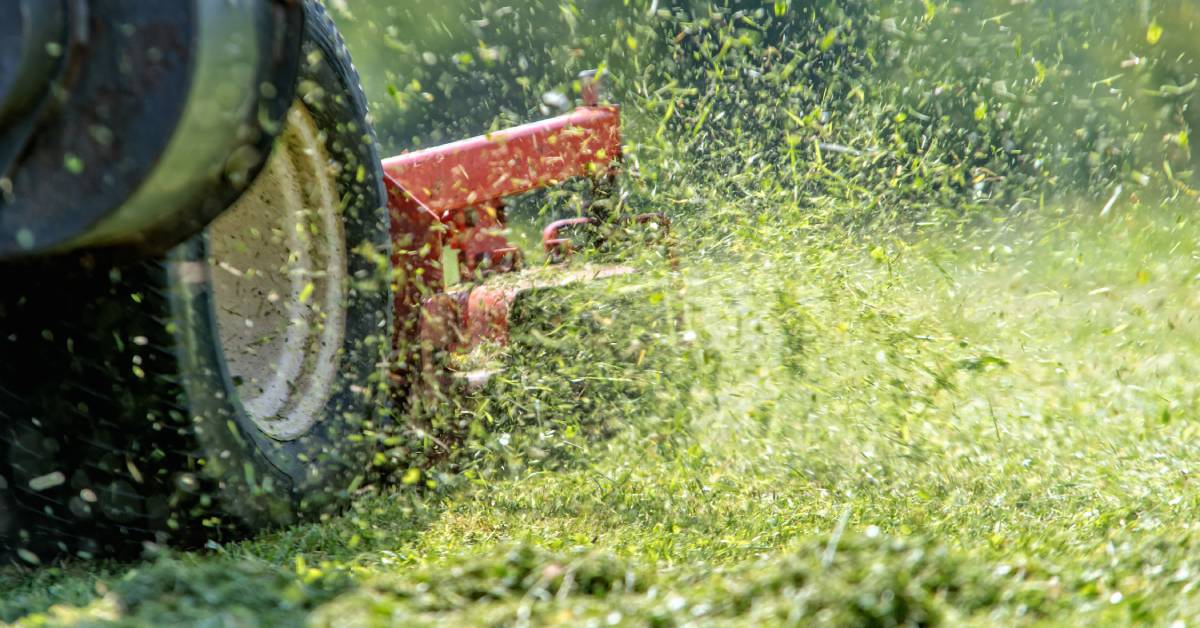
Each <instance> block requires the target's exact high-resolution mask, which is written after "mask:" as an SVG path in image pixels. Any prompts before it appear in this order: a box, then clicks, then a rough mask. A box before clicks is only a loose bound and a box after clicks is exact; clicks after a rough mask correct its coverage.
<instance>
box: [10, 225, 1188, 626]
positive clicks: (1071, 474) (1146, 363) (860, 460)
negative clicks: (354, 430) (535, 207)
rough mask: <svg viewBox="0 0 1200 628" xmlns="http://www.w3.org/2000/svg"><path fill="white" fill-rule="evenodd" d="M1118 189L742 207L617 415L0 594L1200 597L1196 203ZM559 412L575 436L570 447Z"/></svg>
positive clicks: (363, 605)
mask: <svg viewBox="0 0 1200 628" xmlns="http://www.w3.org/2000/svg"><path fill="white" fill-rule="evenodd" d="M1097 213H1098V210H1096V209H1093V208H1076V207H1072V208H1070V209H1069V210H1067V211H1055V210H1051V209H1044V210H1037V211H1034V212H1032V213H1031V214H1030V215H1028V216H1026V217H1024V218H1020V219H1009V220H1006V221H1002V222H998V223H995V224H988V225H983V226H975V227H970V228H956V229H948V228H947V227H945V226H936V225H935V226H929V227H927V228H926V229H925V231H918V232H915V233H910V234H907V235H906V236H905V237H904V238H898V237H897V238H888V237H884V236H873V237H870V238H861V237H860V238H849V237H837V236H834V235H832V234H831V232H832V230H831V229H828V228H822V229H816V230H811V231H805V230H801V229H797V230H793V231H788V227H787V225H788V220H787V219H785V218H783V217H780V218H779V219H778V220H759V221H757V222H755V221H747V224H746V225H743V226H742V227H740V228H739V230H738V232H737V233H736V234H735V235H733V236H730V237H729V238H727V239H724V240H721V241H720V242H713V243H711V244H708V245H696V246H694V247H691V248H689V249H688V250H687V253H688V255H687V256H686V259H685V263H684V264H683V266H682V269H681V271H680V277H678V278H675V279H673V280H671V281H669V282H668V283H669V285H671V286H672V289H671V290H669V291H667V292H666V293H665V294H664V293H662V292H656V293H652V294H651V296H650V297H649V298H650V299H652V300H654V301H656V302H657V301H662V300H666V301H669V302H671V303H673V304H674V305H678V306H681V307H682V308H683V309H684V311H685V314H684V324H683V328H682V331H681V333H679V334H676V335H671V334H665V335H663V336H662V337H660V338H658V339H657V340H655V342H658V343H660V344H662V345H663V346H664V347H666V348H668V349H669V351H667V350H665V349H664V351H662V352H661V353H662V355H664V356H666V357H664V358H662V359H661V360H660V361H659V362H657V363H654V365H653V369H657V370H655V375H654V377H658V378H660V379H658V380H653V379H651V380H647V381H650V382H651V383H654V382H655V381H657V383H656V384H654V385H653V386H650V387H648V388H640V389H639V395H638V396H637V397H636V398H634V399H631V400H629V405H628V406H627V407H625V406H623V407H622V416H623V419H624V420H623V421H621V422H619V424H615V425H609V426H608V427H607V428H606V430H604V433H603V434H602V435H596V436H593V437H592V438H589V439H583V438H581V437H579V436H578V435H575V434H568V433H564V432H561V431H560V432H557V433H556V434H552V435H547V433H548V432H550V431H553V430H550V429H549V428H547V427H546V426H547V425H548V423H545V422H536V421H535V422H530V423H529V424H528V425H527V427H526V428H524V432H523V434H524V436H522V435H520V434H515V433H512V434H510V433H508V432H505V433H504V434H502V435H490V436H488V437H486V438H485V442H486V443H487V447H486V448H485V449H486V450H487V451H488V452H490V453H489V455H486V456H476V457H475V458H474V459H475V460H476V461H477V462H476V463H474V464H473V465H467V470H468V472H467V473H459V474H453V475H452V474H450V473H439V472H438V471H436V470H435V471H431V472H429V473H428V474H426V475H425V476H422V477H423V478H424V477H428V478H437V486H434V487H429V486H428V485H426V486H424V487H421V488H418V486H420V485H421V484H422V483H423V482H422V481H415V482H413V483H412V485H401V486H399V487H396V488H392V489H386V490H384V491H382V492H380V493H377V494H374V495H370V496H366V497H364V498H363V499H362V500H360V501H359V502H358V503H357V504H356V505H355V507H354V508H353V509H352V511H351V512H349V513H347V514H345V515H344V516H341V517H337V518H333V519H331V520H330V521H327V522H324V523H321V524H311V525H306V526H300V527H297V528H294V529H290V530H286V531H281V532H277V533H273V534H268V535H265V536H263V537H260V538H258V539H255V540H252V541H248V542H244V543H239V544H228V545H223V546H218V547H216V548H214V549H210V550H208V551H204V552H196V553H169V554H163V555H161V556H159V557H157V558H151V559H148V560H147V561H145V562H143V563H138V564H132V565H117V564H109V563H73V564H70V565H66V566H63V567H57V568H43V569H41V570H38V571H33V572H22V573H16V572H11V571H10V572H4V575H3V576H0V618H2V619H5V620H15V621H17V622H18V623H26V624H30V625H37V624H42V623H47V624H58V623H72V622H83V623H90V622H96V621H108V620H113V621H118V622H128V623H132V624H147V625H164V624H168V623H175V622H199V623H207V624H209V625H215V624H222V623H223V624H225V625H253V624H256V623H274V624H283V623H298V622H304V621H307V622H311V623H312V624H315V625H345V626H356V625H372V624H402V625H421V624H444V625H463V624H498V625H508V624H571V625H576V624H582V623H590V624H593V625H646V624H649V625H682V624H696V625H709V624H726V623H731V624H746V625H759V624H767V625H771V624H779V623H804V624H807V623H817V624H835V625H906V624H908V625H932V624H938V623H947V624H960V623H971V624H1002V625H1010V624H1019V623H1028V624H1043V623H1044V624H1065V625H1078V624H1082V623H1084V622H1094V623H1105V624H1107V623H1139V622H1146V621H1151V622H1155V623H1164V624H1169V623H1172V622H1174V621H1176V620H1180V621H1184V622H1187V623H1191V621H1192V619H1193V618H1194V617H1196V616H1197V615H1200V590H1198V588H1197V585H1198V584H1200V531H1198V529H1197V524H1198V522H1200V508H1198V506H1200V491H1198V490H1197V482H1198V477H1197V474H1198V473H1200V415H1198V413H1197V410H1196V409H1197V396H1198V394H1200V322H1198V321H1197V314H1198V313H1200V289H1198V288H1200V257H1198V255H1200V250H1198V246H1197V239H1198V236H1200V226H1197V225H1196V224H1193V221H1192V217H1191V214H1192V212H1191V210H1190V208H1189V207H1184V206H1173V207H1167V208H1150V207H1148V206H1139V207H1127V208H1124V209H1122V208H1118V209H1117V210H1115V211H1114V212H1113V214H1112V215H1110V216H1107V217H1105V218H1099V217H1097V215H1096V214H1097ZM951 231H952V233H950V232H951ZM806 234H807V235H806ZM601 337H602V336H601ZM628 340H629V339H627V338H614V339H611V342H612V343H614V344H618V345H619V344H621V343H623V342H627V341H628ZM639 342H644V340H640V341H639ZM633 353H634V354H637V355H639V356H640V355H642V353H639V352H638V351H634V352H633ZM517 357H519V356H517ZM640 359H641V358H633V360H634V361H635V362H637V361H640ZM645 368H651V367H650V366H646V367H645ZM631 372H632V371H631ZM643 383H644V382H643ZM509 392H510V393H511V390H509ZM568 405H569V404H568ZM530 412H534V410H530ZM567 431H568V432H569V430H567ZM538 439H549V440H554V441H555V442H558V443H560V444H563V443H565V445H563V446H562V447H559V448H558V449H554V450H553V451H556V452H558V453H555V454H554V455H553V456H551V457H552V458H555V459H556V462H555V463H554V464H548V465H539V464H536V463H534V462H531V460H532V461H536V460H537V459H539V456H542V455H545V451H543V449H539V448H538V447H536V446H535V445H536V443H537V442H538ZM531 452H533V453H532V454H531ZM410 479H411V478H410Z"/></svg>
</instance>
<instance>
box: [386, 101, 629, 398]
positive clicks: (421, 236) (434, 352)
mask: <svg viewBox="0 0 1200 628" xmlns="http://www.w3.org/2000/svg"><path fill="white" fill-rule="evenodd" d="M584 87H585V88H586V89H585V106H583V107H580V108H579V109H577V110H575V111H574V112H572V113H570V114H566V115H563V116H559V117H556V118H552V119H549V120H544V121H541V122H535V123H533V124H526V125H523V126H519V127H516V128H512V129H508V130H504V131H499V132H496V133H492V134H489V135H486V136H481V137H476V138H472V139H469V140H463V141H461V142H454V143H452V144H447V145H445V146H438V147H435V148H430V149H425V150H421V151H416V152H412V153H407V154H403V155H399V156H396V157H392V158H390V159H387V160H384V162H383V168H384V172H385V174H386V182H387V188H388V206H389V210H390V215H391V229H392V240H393V250H392V260H391V262H392V268H393V280H392V281H393V285H392V288H393V291H394V292H395V295H396V300H395V319H396V332H395V337H394V339H393V346H394V347H395V349H396V351H397V362H398V365H397V369H396V372H395V373H394V376H395V377H397V378H399V379H401V380H406V381H408V382H410V383H416V382H417V381H419V380H421V379H423V378H424V379H428V378H440V377H442V375H443V373H442V369H440V368H439V367H438V364H440V363H441V359H442V358H441V356H442V355H443V354H444V353H445V352H449V351H462V350H467V349H470V348H472V347H475V346H478V345H479V344H480V343H482V342H485V341H492V342H497V343H499V344H506V343H507V342H508V317H509V312H510V310H511V308H512V304H513V303H514V301H515V300H516V298H517V297H518V295H520V294H521V293H522V292H524V291H525V290H529V289H532V288H535V287H542V286H544V285H562V284H565V283H571V282H573V281H578V280H580V279H579V278H576V277H575V276H574V275H573V274H572V273H559V274H556V277H557V278H556V279H554V280H552V281H548V282H547V281H545V280H542V281H540V282H531V281H519V282H515V283H514V282H509V285H508V286H507V287H496V286H491V285H488V284H487V283H480V282H479V281H478V280H480V279H482V278H483V277H484V276H485V275H488V274H495V273H506V272H511V271H514V270H517V269H518V268H519V267H520V264H521V254H520V249H519V248H517V247H516V246H515V245H514V244H512V243H511V242H510V241H509V240H508V239H507V238H506V237H505V235H504V231H505V229H506V224H505V215H504V204H503V201H504V199H505V198H507V197H510V196H515V195H519V194H523V193H525V192H529V191H531V190H534V189H537V188H541V187H546V186H549V185H555V184H558V183H560V182H562V181H565V180H567V179H571V178H576V177H595V178H597V179H601V178H611V176H612V175H613V174H615V172H616V169H615V164H616V162H617V161H618V160H619V159H620V156H621V127H620V110H619V109H618V108H617V107H613V106H597V105H595V102H594V100H595V99H596V98H597V94H598V91H597V89H598V88H597V87H596V86H595V85H594V84H593V83H592V82H590V81H589V82H585V85H584ZM587 222H588V219H587V218H576V219H570V220H567V221H559V222H557V223H554V224H553V225H551V227H548V228H547V230H546V233H547V234H555V233H557V232H558V230H559V229H562V228H563V227H564V226H565V225H566V224H573V225H581V224H586V223H587ZM555 225H557V227H555ZM552 228H553V229H552ZM545 246H549V244H546V245H545ZM560 246H562V247H565V249H564V250H566V249H569V246H570V242H569V240H566V239H563V241H562V242H561V244H560ZM548 250H549V249H548ZM450 252H452V253H450ZM563 257H565V255H564V256H563ZM447 261H450V262H452V263H456V264H457V265H458V266H459V268H460V269H465V270H466V277H465V278H466V279H467V280H468V282H467V284H466V285H464V286H463V287H462V289H460V290H458V291H451V290H452V289H453V287H448V286H446V285H445V278H446V276H447V270H448V269H446V268H444V267H443V264H444V263H446V262H447ZM614 272H615V271H611V270H610V271H606V272H605V273H598V274H596V275H597V277H598V276H608V275H611V274H614ZM624 272H627V271H626V270H625V269H622V270H621V271H620V273H624ZM558 275H561V276H558ZM592 278H596V277H592Z"/></svg>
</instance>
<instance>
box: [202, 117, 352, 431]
mask: <svg viewBox="0 0 1200 628" xmlns="http://www.w3.org/2000/svg"><path fill="white" fill-rule="evenodd" d="M208 233H209V241H210V250H211V252H212V263H213V264H214V268H213V269H212V273H213V303H214V306H215V308H216V313H217V325H218V329H219V337H220V344H221V349H222V351H223V353H224V355H225V361H226V364H227V365H228V368H229V375H230V377H231V378H232V380H233V383H234V385H235V387H236V388H237V392H238V396H239V397H240V399H241V401H242V405H243V407H244V408H245V410H246V413H247V414H248V415H249V418H250V419H251V421H253V422H254V424H255V425H257V426H258V427H259V429H261V430H262V431H263V432H264V433H266V434H267V435H268V436H270V437H272V438H275V439H277V440H293V439H295V438H298V437H300V436H302V435H304V434H305V433H307V432H308V431H309V430H310V429H311V428H312V426H313V425H315V424H316V423H317V422H318V421H319V420H320V419H321V415H322V413H323V412H324V409H325V406H326V404H327V402H328V401H329V398H330V396H331V395H332V392H333V390H334V383H335V378H336V376H337V370H338V369H337V364H338V353H339V351H340V349H341V347H342V341H343V338H344V337H345V325H346V321H345V313H344V310H345V293H344V290H345V284H346V269H347V259H346V248H345V238H344V234H343V231H342V225H341V215H340V207H339V198H338V194H337V168H336V166H334V165H333V161H332V160H331V159H330V158H329V155H328V152H327V151H326V149H325V145H324V139H323V135H322V134H321V132H320V131H319V130H318V128H317V126H316V122H315V121H314V120H313V118H312V116H311V114H310V113H309V112H308V110H307V109H306V108H305V107H304V105H303V104H301V103H300V102H299V101H297V102H296V103H295V104H294V105H293V107H292V110H291V111H290V112H289V114H288V124H287V128H286V129H285V131H284V133H283V135H282V136H281V137H280V138H279V140H278V142H277V144H276V147H275V149H274V151H273V152H272V154H271V157H270V159H269V161H268V162H267V166H266V168H265V169H264V170H263V172H262V173H261V174H260V175H259V176H258V178H257V179H256V180H255V182H254V183H253V185H252V186H251V188H250V189H249V190H248V191H247V192H246V193H245V194H244V195H243V196H242V197H241V199H239V200H238V202H237V203H236V204H234V205H233V207H232V208H230V209H229V210H228V211H227V212H226V213H225V214H223V215H222V216H221V217H220V218H219V219H217V220H216V221H215V222H214V223H213V224H212V226H211V227H210V228H209V232H208Z"/></svg>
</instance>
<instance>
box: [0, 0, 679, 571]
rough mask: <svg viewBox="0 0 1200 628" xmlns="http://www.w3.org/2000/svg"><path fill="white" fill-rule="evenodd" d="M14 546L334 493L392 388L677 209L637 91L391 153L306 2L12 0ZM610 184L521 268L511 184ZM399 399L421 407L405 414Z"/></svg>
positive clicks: (0, 335)
mask: <svg viewBox="0 0 1200 628" xmlns="http://www.w3.org/2000/svg"><path fill="white" fill-rule="evenodd" d="M0 4H2V5H3V6H4V7H5V9H7V10H6V11H4V14H5V15H9V16H18V17H19V19H6V20H0V286H2V289H0V555H4V556H5V558H6V559H8V560H17V561H21V562H24V563H27V564H37V563H39V562H42V561H45V560H48V559H51V558H54V557H59V556H66V555H76V556H84V557H88V556H96V555H101V554H104V555H112V554H128V553H129V552H131V551H138V550H139V549H140V548H141V547H143V544H145V543H177V544H196V543H201V542H203V541H205V540H206V539H211V538H213V537H216V536H218V535H228V534H232V533H238V532H246V531H252V530H256V529H261V528H264V527H269V526H276V525H283V524H287V523H290V522H293V521H297V520H300V519H302V518H304V517H305V516H309V515H312V514H314V513H325V512H330V511H334V510H336V509H337V508H338V507H339V506H340V505H342V504H344V503H345V502H346V500H347V499H348V497H349V496H350V495H351V494H352V493H353V492H354V490H355V488H356V487H357V486H359V485H360V484H361V483H362V482H363V475H364V473H365V472H366V469H367V468H368V466H369V464H370V460H371V459H372V457H373V456H374V453H375V447H376V443H375V442H374V440H373V439H372V438H369V437H367V436H366V435H365V433H366V432H367V431H369V430H370V429H371V428H372V425H373V424H374V422H376V421H378V420H380V418H379V416H378V415H379V414H380V412H381V408H384V407H400V408H401V409H400V410H399V411H397V412H395V413H394V414H398V415H400V416H403V412H404V410H403V408H404V407H405V406H406V404H411V403H414V402H420V401H424V402H426V403H436V402H437V398H438V395H443V394H446V392H445V391H447V390H454V389H455V387H456V386H464V387H469V386H472V385H479V383H480V382H481V381H484V380H486V379H487V377H488V376H489V375H490V373H489V372H487V371H470V372H465V371H462V370H458V371H456V370H454V369H453V368H452V366H451V365H450V363H449V362H450V361H449V360H448V358H447V356H453V355H455V354H461V353H463V352H469V351H471V350H472V349H473V348H475V347H478V346H479V345H481V344H483V343H496V344H501V345H503V344H504V343H505V342H507V339H508V333H509V329H508V328H509V320H510V313H511V311H512V309H513V307H514V303H515V302H516V300H517V299H518V298H519V297H520V296H521V295H522V294H525V293H527V292H529V291H531V290H536V289H540V288H547V287H554V286H561V285H566V284H569V283H574V282H579V281H586V280H593V279H601V278H604V277H611V276H615V275H623V274H628V273H630V272H632V271H631V269H630V268H629V267H627V266H621V265H612V264H600V265H598V264H570V265H568V264H564V262H565V261H566V260H568V258H570V257H571V256H572V254H573V253H575V252H578V251H579V250H580V249H583V248H587V247H589V246H593V247H594V246H597V245H599V244H603V243H604V242H605V241H606V240H611V239H613V238H619V237H621V233H624V232H626V230H627V229H626V228H627V227H628V228H629V229H632V228H633V227H635V226H641V227H643V228H644V229H647V230H649V231H650V232H652V233H654V234H658V235H657V236H654V237H658V238H665V236H666V233H667V231H668V230H669V221H668V220H667V218H666V217H665V216H663V215H661V214H643V215H627V214H626V212H625V208H624V204H623V202H622V201H621V199H620V197H619V194H617V193H616V189H615V185H616V180H617V177H618V174H619V167H620V162H621V155H622V139H621V121H620V117H621V116H620V114H621V112H620V109H619V108H618V107H617V106H615V105H612V104H608V103H606V102H605V99H604V96H603V94H602V77H600V76H597V75H596V74H595V73H589V74H585V75H582V76H581V77H580V79H579V82H578V85H579V92H580V93H579V96H580V98H579V105H578V106H577V108H575V109H574V110H573V111H571V112H569V113H566V114H564V115H561V116H559V117H555V118H551V119H548V120H543V121H540V122H535V123H532V124H527V125H524V126H518V127H516V128H512V129H507V130H503V131H498V132H495V133H491V134H488V135H486V136H483V137H477V138H473V139H468V140H463V141H460V142H454V143H451V144H447V145H444V146H437V147H433V148H428V149H424V150H420V151H416V152H410V153H406V154H401V155H399V156H396V157H391V158H387V159H381V158H380V155H379V153H378V148H377V144H376V140H375V135H374V131H373V129H372V125H371V122H370V119H369V117H368V114H367V102H366V98H365V96H364V94H363V91H362V88H361V87H360V85H359V77H358V75H357V72H356V70H355V67H354V65H353V64H352V63H351V61H350V56H349V54H348V52H347V50H346V47H345V44H344V43H343V41H342V38H341V37H340V35H339V34H338V32H337V30H336V28H335V27H334V24H333V21H332V19H331V18H330V17H329V16H328V15H327V14H326V12H325V10H324V9H323V7H322V5H321V4H320V3H319V2H317V1H315V0H245V1H242V2H213V1H209V0H180V1H178V2H171V3H148V2H105V1H102V0H0ZM571 179H584V180H588V181H591V182H593V184H594V187H595V191H594V193H593V194H592V197H593V202H592V203H591V204H590V205H589V206H588V207H587V209H586V210H585V211H584V215H582V216H579V217H576V218H569V219H566V220H560V221H556V222H553V223H552V224H550V225H548V226H546V227H545V230H544V232H543V237H542V244H543V248H544V251H545V254H546V258H547V260H548V264H546V265H543V266H542V267H541V268H531V269H530V268H525V266H527V265H528V264H526V263H525V260H524V256H523V254H522V252H521V249H520V248H519V247H518V246H516V245H515V244H513V243H512V242H511V241H510V240H509V238H508V237H506V228H507V218H506V215H505V199H509V198H511V197H514V196H517V195H521V194H524V193H527V192H530V191H532V190H536V189H539V188H545V187H548V186H553V185H557V184H559V183H562V182H565V181H568V180H571ZM401 420H402V419H401Z"/></svg>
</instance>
